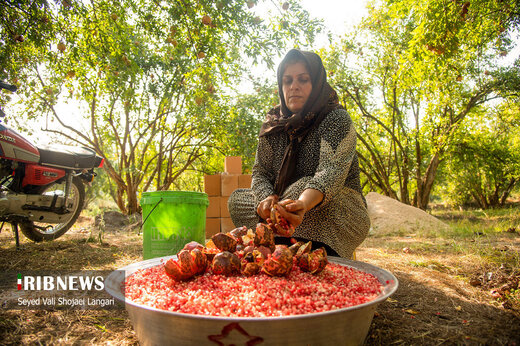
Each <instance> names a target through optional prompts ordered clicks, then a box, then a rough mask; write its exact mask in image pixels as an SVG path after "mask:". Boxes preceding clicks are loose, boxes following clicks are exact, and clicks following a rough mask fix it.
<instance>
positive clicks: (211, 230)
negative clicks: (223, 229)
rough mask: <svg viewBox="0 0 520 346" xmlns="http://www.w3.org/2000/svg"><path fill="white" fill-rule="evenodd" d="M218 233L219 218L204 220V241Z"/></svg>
mask: <svg viewBox="0 0 520 346" xmlns="http://www.w3.org/2000/svg"><path fill="white" fill-rule="evenodd" d="M219 232H220V218H219V217H211V218H210V217H208V218H206V239H210V238H211V237H212V236H214V235H215V234H217V233H219Z"/></svg>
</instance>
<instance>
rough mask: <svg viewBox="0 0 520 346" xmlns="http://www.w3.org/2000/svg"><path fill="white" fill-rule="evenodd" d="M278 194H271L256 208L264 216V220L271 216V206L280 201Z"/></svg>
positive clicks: (261, 216)
mask: <svg viewBox="0 0 520 346" xmlns="http://www.w3.org/2000/svg"><path fill="white" fill-rule="evenodd" d="M278 199H279V198H278V196H277V195H271V196H269V197H267V198H266V199H264V200H263V201H261V202H260V203H258V207H257V208H256V212H257V213H258V215H259V216H260V218H262V219H263V220H267V219H268V218H269V217H271V208H272V207H273V206H274V205H275V204H276V203H278Z"/></svg>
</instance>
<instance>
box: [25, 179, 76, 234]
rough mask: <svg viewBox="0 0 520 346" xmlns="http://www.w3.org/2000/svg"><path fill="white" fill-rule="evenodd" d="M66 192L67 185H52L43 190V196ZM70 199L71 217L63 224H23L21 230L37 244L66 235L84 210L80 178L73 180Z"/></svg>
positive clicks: (27, 222)
mask: <svg viewBox="0 0 520 346" xmlns="http://www.w3.org/2000/svg"><path fill="white" fill-rule="evenodd" d="M63 191H65V183H61V184H56V183H55V184H52V185H49V186H47V187H45V188H44V189H43V191H42V192H41V194H42V195H43V194H47V195H53V194H55V193H63ZM69 198H70V199H71V200H72V208H71V210H70V213H69V214H68V215H69V217H68V218H66V219H65V220H64V222H62V223H58V224H48V223H41V222H33V221H24V222H21V223H20V224H19V225H20V230H21V231H22V233H23V234H24V235H25V236H26V237H27V238H29V239H31V240H32V241H35V242H41V241H44V240H54V239H56V238H58V237H61V236H62V235H64V234H65V233H66V232H67V231H68V230H69V228H71V227H72V225H74V223H75V222H76V220H77V219H78V217H79V214H80V213H81V210H82V209H83V204H84V203H85V187H84V186H83V183H82V181H81V179H80V178H78V177H74V178H73V179H72V186H71V189H70V194H69Z"/></svg>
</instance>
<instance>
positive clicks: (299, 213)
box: [275, 200, 307, 228]
mask: <svg viewBox="0 0 520 346" xmlns="http://www.w3.org/2000/svg"><path fill="white" fill-rule="evenodd" d="M282 202H283V201H282ZM275 208H277V210H278V212H279V213H280V215H281V216H283V217H284V218H285V219H286V220H287V222H289V223H290V224H291V225H292V226H294V228H296V227H298V226H299V225H300V224H301V223H302V221H303V216H304V215H305V212H306V211H307V207H306V206H305V203H304V202H303V201H301V200H296V201H292V203H289V204H287V205H286V206H285V208H284V207H280V206H278V205H275Z"/></svg>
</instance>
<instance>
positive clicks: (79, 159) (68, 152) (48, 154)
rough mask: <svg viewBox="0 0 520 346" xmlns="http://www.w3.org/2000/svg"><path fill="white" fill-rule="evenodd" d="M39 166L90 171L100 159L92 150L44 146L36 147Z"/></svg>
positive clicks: (64, 146)
mask: <svg viewBox="0 0 520 346" xmlns="http://www.w3.org/2000/svg"><path fill="white" fill-rule="evenodd" d="M38 150H39V152H40V165H43V166H52V167H58V168H68V169H91V168H93V167H98V166H99V164H100V163H101V157H99V156H97V155H96V152H95V151H94V150H92V149H89V148H85V147H71V146H66V145H52V146H50V145H45V146H41V147H38Z"/></svg>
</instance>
